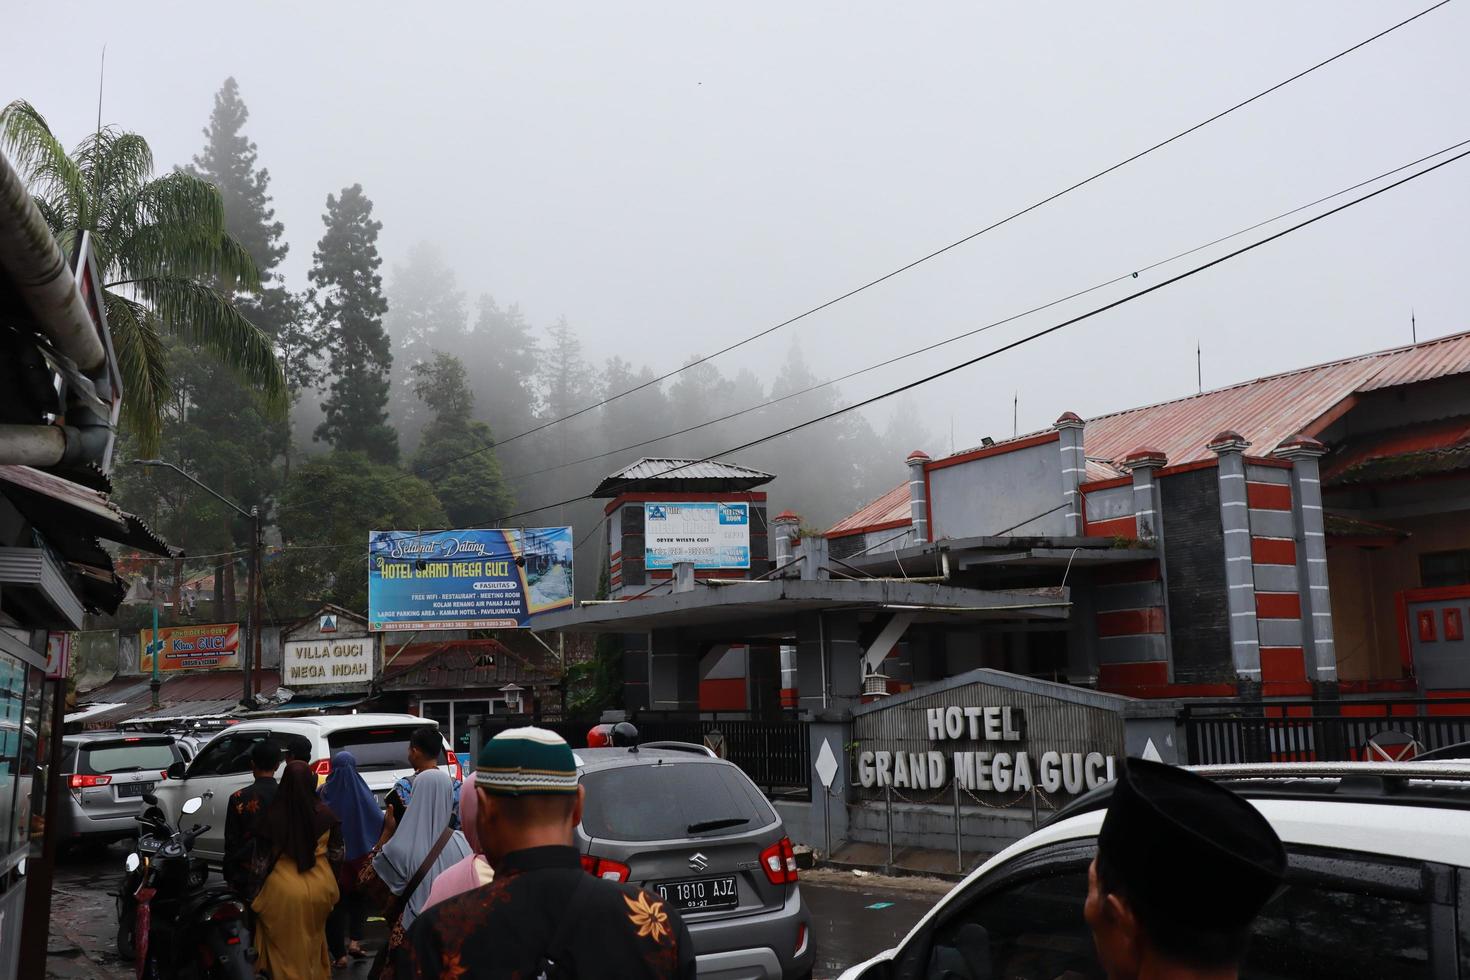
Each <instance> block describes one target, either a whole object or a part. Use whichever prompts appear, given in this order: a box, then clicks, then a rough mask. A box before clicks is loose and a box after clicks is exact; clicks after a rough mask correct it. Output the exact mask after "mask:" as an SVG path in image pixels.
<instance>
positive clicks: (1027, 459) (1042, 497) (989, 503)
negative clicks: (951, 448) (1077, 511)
mask: <svg viewBox="0 0 1470 980" xmlns="http://www.w3.org/2000/svg"><path fill="white" fill-rule="evenodd" d="M1060 460H1061V453H1060V451H1059V450H1058V444H1057V442H1056V441H1055V440H1053V441H1049V442H1044V443H1041V444H1040V445H1038V446H1032V447H1030V448H1027V449H1017V450H1015V451H1013V452H1008V453H1001V454H999V455H995V456H985V457H982V458H980V459H974V460H970V461H968V462H964V463H958V464H955V465H952V466H944V467H938V468H934V467H931V468H930V470H929V512H930V515H931V517H932V519H933V523H932V525H931V527H930V536H931V537H933V538H934V539H935V540H940V539H943V538H964V537H976V536H981V535H987V534H997V533H1000V532H1002V531H1005V530H1006V529H1007V528H1010V527H1011V526H1012V525H1020V526H1019V527H1016V528H1015V529H1014V530H1013V531H1011V532H1010V533H1012V534H1034V535H1048V534H1050V535H1063V534H1066V518H1065V515H1064V514H1063V513H1062V511H1061V509H1057V510H1055V511H1053V512H1052V513H1050V514H1047V515H1046V516H1044V517H1041V518H1039V519H1037V520H1032V521H1030V522H1029V523H1024V524H1023V523H1022V522H1023V521H1026V520H1027V519H1028V518H1033V517H1036V515H1037V514H1039V513H1041V512H1042V511H1044V510H1046V509H1048V508H1051V507H1058V506H1059V505H1060V504H1061V503H1062V489H1061V476H1060V473H1061V462H1060Z"/></svg>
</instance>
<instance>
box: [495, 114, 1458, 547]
mask: <svg viewBox="0 0 1470 980" xmlns="http://www.w3.org/2000/svg"><path fill="white" fill-rule="evenodd" d="M1465 142H1470V140H1467V141H1465ZM1457 145H1463V143H1462V144H1457ZM1467 156H1470V150H1464V151H1462V152H1460V153H1457V154H1456V155H1454V156H1452V157H1450V158H1449V159H1447V160H1442V161H1440V162H1439V163H1436V164H1433V165H1431V166H1428V167H1425V168H1424V169H1423V170H1420V171H1417V172H1415V173H1412V174H1410V175H1408V176H1407V177H1403V178H1400V179H1399V180H1396V181H1394V182H1393V183H1391V184H1387V185H1385V186H1383V187H1380V188H1378V189H1377V190H1374V191H1370V192H1368V193H1367V194H1364V195H1362V196H1361V197H1355V198H1353V199H1352V200H1350V201H1347V202H1345V203H1343V204H1339V205H1338V206H1337V207H1335V208H1331V209H1329V210H1327V211H1323V212H1322V213H1321V214H1318V215H1314V216H1313V217H1310V218H1308V219H1306V220H1305V221H1300V222H1298V223H1296V224H1294V225H1291V226H1290V227H1287V228H1283V229H1282V230H1281V231H1278V232H1275V233H1274V234H1271V235H1268V236H1266V237H1265V238H1262V239H1260V240H1258V241H1255V242H1252V243H1250V244H1249V245H1244V246H1242V247H1240V248H1238V249H1236V250H1235V251H1233V252H1227V253H1226V254H1224V255H1222V256H1219V257H1218V258H1214V259H1211V260H1210V261H1208V262H1205V263H1203V264H1201V265H1197V266H1195V267H1193V268H1191V269H1187V270H1185V271H1184V272H1181V273H1179V274H1177V275H1175V276H1171V277H1170V278H1168V279H1165V280H1163V281H1161V282H1158V283H1155V284H1154V285H1152V286H1147V287H1145V288H1143V289H1140V290H1138V291H1137V292H1133V293H1129V294H1128V295H1126V296H1123V297H1120V298H1118V299H1116V300H1113V301H1112V302H1110V303H1105V304H1103V305H1102V306H1098V307H1094V308H1093V309H1091V310H1088V311H1087V312H1085V313H1081V314H1078V315H1077V316H1074V317H1071V318H1069V319H1066V320H1062V321H1061V322H1059V323H1055V324H1053V325H1051V326H1049V327H1045V328H1043V329H1041V330H1038V331H1036V332H1034V333H1031V334H1028V335H1026V336H1024V337H1021V338H1019V339H1017V340H1014V341H1011V342H1010V343H1008V344H1003V345H1001V346H1000V347H996V348H994V349H992V350H989V351H986V352H985V353H983V354H979V355H976V356H975V357H972V358H969V359H967V360H964V361H960V362H959V363H957V364H953V365H951V366H949V367H947V368H944V369H943V370H941V371H936V372H934V373H933V374H929V375H926V376H924V377H922V378H918V379H917V380H914V381H910V382H908V383H906V384H902V385H899V386H898V387H896V388H890V389H889V390H887V391H885V392H882V393H880V394H877V395H873V396H871V397H869V398H865V399H862V400H860V401H856V402H853V403H852V404H851V405H846V406H843V407H842V408H839V409H835V410H834V411H831V412H828V413H826V414H825V415H819V416H817V417H816V418H812V419H808V420H807V421H805V422H799V423H797V424H796V425H792V426H788V427H787V428H784V429H781V430H779V431H777V432H773V433H770V434H769V435H764V436H761V437H759V438H757V439H752V440H750V441H749V442H744V443H741V444H740V445H738V446H731V447H730V448H728V449H723V450H721V451H720V452H717V453H714V454H712V455H709V456H705V457H702V458H701V459H692V460H688V461H686V462H683V463H681V464H679V465H678V466H673V467H670V468H669V469H667V470H665V471H663V473H662V474H660V475H667V474H668V473H674V472H677V471H679V470H681V469H686V468H688V467H690V466H696V465H698V464H700V463H707V462H710V461H711V460H714V459H717V458H719V457H721V456H728V455H731V454H733V453H738V452H743V451H744V450H747V449H751V448H753V447H755V446H758V445H760V444H761V443H765V442H770V441H771V440H773V439H779V438H781V437H782V436H787V435H790V434H791V433H793V432H797V431H800V430H801V429H805V428H808V427H809V426H813V425H817V424H820V423H822V422H826V421H828V420H830V419H833V418H836V417H837V416H839V415H845V414H846V413H848V412H851V411H855V410H857V409H860V408H865V407H867V406H868V405H872V404H875V403H877V402H880V401H883V400H884V399H886V398H891V397H893V396H894V395H899V394H902V393H904V392H906V391H910V390H912V389H914V388H918V387H920V386H921V385H926V384H928V383H929V382H931V381H937V380H938V379H940V378H943V377H946V376H948V375H950V374H954V373H955V372H956V371H960V370H963V369H964V368H967V367H971V366H973V365H975V364H978V363H980V362H981V361H984V360H988V359H990V358H992V357H995V356H996V355H997V354H1003V353H1005V352H1006V351H1009V350H1014V349H1015V348H1017V347H1020V346H1022V345H1023V344H1028V343H1030V342H1031V341H1033V340H1038V339H1040V338H1042V337H1045V336H1047V335H1048V334H1052V333H1055V332H1057V331H1058V330H1062V329H1064V328H1066V327H1070V326H1073V325H1074V324H1077V323H1080V322H1082V321H1083V320H1088V319H1091V318H1092V317H1095V316H1097V315H1099V314H1101V313H1106V312H1107V311H1109V310H1113V309H1117V308H1118V307H1120V306H1123V305H1125V304H1127V303H1131V302H1133V301H1134V300H1136V299H1141V298H1142V297H1144V296H1147V295H1149V294H1150V293H1154V292H1157V291H1158V290H1160V289H1163V288H1165V287H1167V286H1172V285H1173V284H1174V283H1177V282H1180V281H1182V280H1184V279H1188V278H1190V277H1192V276H1195V275H1198V274H1199V273H1201V272H1204V271H1206V270H1208V269H1212V268H1214V267H1215V266H1217V265H1220V264H1222V263H1224V262H1228V261H1230V260H1231V259H1234V258H1237V257H1239V256H1241V255H1244V254H1245V253H1247V252H1251V251H1254V250H1255V249H1258V248H1260V247H1261V246H1262V245H1267V244H1269V243H1271V242H1274V241H1276V240H1277V239H1279V238H1284V237H1285V236H1287V235H1290V234H1292V233H1293V232H1296V231H1300V230H1301V229H1303V228H1306V227H1307V226H1308V225H1313V224H1316V223H1317V222H1318V221H1321V220H1322V219H1324V218H1329V217H1331V216H1332V215H1334V214H1337V213H1338V212H1340V211H1345V210H1347V209H1348V208H1351V207H1354V206H1355V205H1358V204H1362V203H1363V202H1364V201H1368V200H1371V199H1372V198H1375V197H1377V196H1378V195H1380V194H1384V193H1387V192H1388V191H1391V190H1394V189H1395V188H1398V187H1402V186H1403V185H1404V184H1407V183H1409V182H1410V181H1414V180H1418V179H1419V178H1420V177H1423V176H1425V175H1426V174H1430V173H1433V172H1434V171H1436V170H1439V169H1440V168H1441V167H1446V166H1449V165H1450V164H1452V163H1455V162H1457V161H1459V160H1463V159H1464V158H1465V157H1467ZM588 499H591V494H581V495H580V496H576V497H569V498H567V499H566V500H560V501H556V502H555V503H550V504H544V505H542V506H540V507H533V508H531V509H529V510H523V511H518V512H517V513H514V514H508V515H506V516H505V517H504V518H502V520H511V519H513V518H517V517H525V516H527V515H530V514H535V513H539V512H540V511H543V510H550V509H551V508H554V507H563V506H566V505H568V504H574V503H577V502H579V501H582V500H588Z"/></svg>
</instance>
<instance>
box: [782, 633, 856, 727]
mask: <svg viewBox="0 0 1470 980" xmlns="http://www.w3.org/2000/svg"><path fill="white" fill-rule="evenodd" d="M862 654H863V649H862V645H861V644H860V643H859V642H858V621H857V614H856V613H849V612H843V611H840V610H839V611H835V612H828V613H803V614H801V615H800V616H799V617H798V618H797V624H796V686H797V689H798V690H799V692H800V699H799V701H798V704H799V706H800V710H801V711H802V713H803V714H807V715H811V716H825V717H841V716H842V715H844V714H845V713H846V712H847V711H849V710H851V709H852V708H853V707H854V706H856V705H857V704H858V697H859V695H860V694H861V692H862Z"/></svg>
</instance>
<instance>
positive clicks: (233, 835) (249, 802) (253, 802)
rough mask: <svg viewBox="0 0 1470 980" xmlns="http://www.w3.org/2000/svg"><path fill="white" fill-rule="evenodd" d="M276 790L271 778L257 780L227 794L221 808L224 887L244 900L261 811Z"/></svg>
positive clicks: (263, 810) (259, 777) (247, 894)
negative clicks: (228, 800)
mask: <svg viewBox="0 0 1470 980" xmlns="http://www.w3.org/2000/svg"><path fill="white" fill-rule="evenodd" d="M276 789H277V786H276V781H275V779H274V778H273V777H271V776H264V777H262V776H257V777H255V782H253V783H251V784H250V785H249V786H246V787H245V788H244V789H237V790H235V792H233V793H231V794H230V802H229V803H228V804H227V805H226V807H225V852H224V862H223V863H224V876H225V883H226V884H228V885H229V886H230V887H231V888H233V889H235V890H236V891H238V892H240V893H241V894H244V895H246V896H247V897H249V893H250V861H251V859H252V858H253V857H254V852H255V837H256V834H257V833H258V831H259V829H260V820H261V817H263V816H264V815H265V808H266V807H268V806H270V803H271V800H273V799H275V798H276Z"/></svg>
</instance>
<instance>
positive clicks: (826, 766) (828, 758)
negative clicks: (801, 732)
mask: <svg viewBox="0 0 1470 980" xmlns="http://www.w3.org/2000/svg"><path fill="white" fill-rule="evenodd" d="M812 768H814V769H816V771H817V778H818V779H820V780H821V781H822V785H823V786H826V787H827V788H828V789H831V788H832V782H833V780H835V779H836V778H837V756H836V755H834V754H833V752H832V743H831V742H829V741H827V740H826V739H823V740H822V750H821V751H820V752H818V753H817V761H816V764H815V765H814V766H813V767H812Z"/></svg>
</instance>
